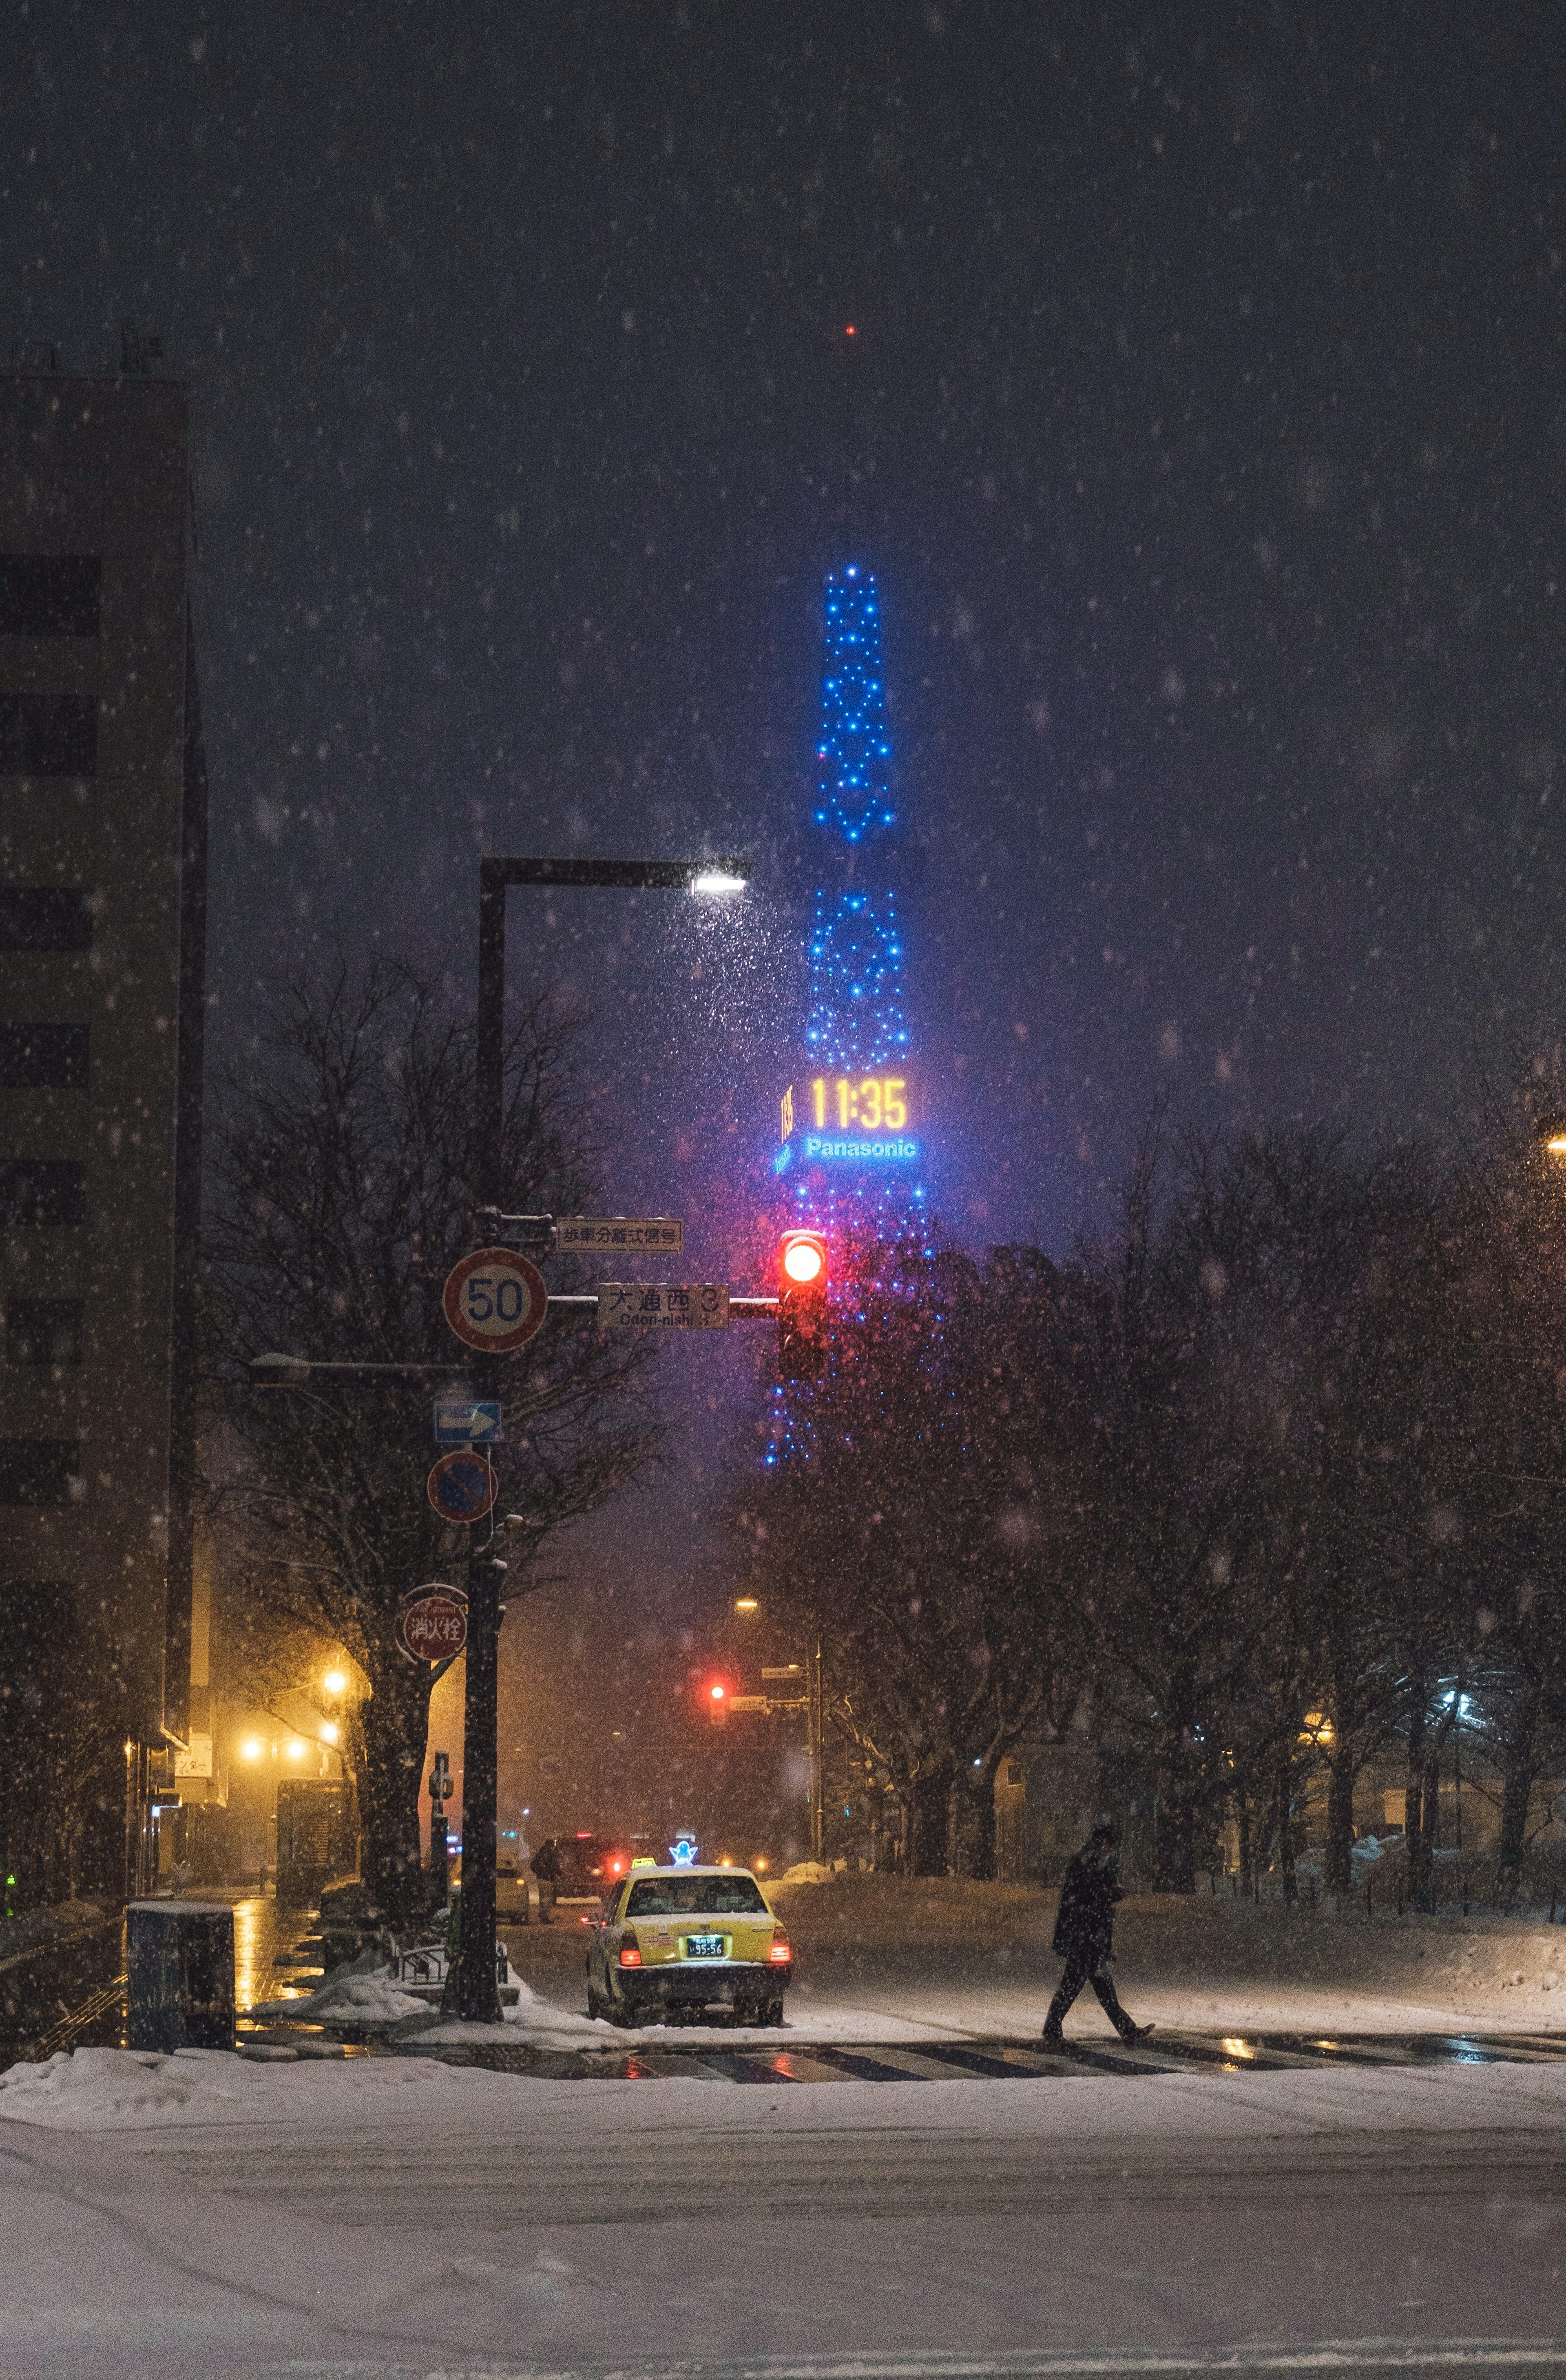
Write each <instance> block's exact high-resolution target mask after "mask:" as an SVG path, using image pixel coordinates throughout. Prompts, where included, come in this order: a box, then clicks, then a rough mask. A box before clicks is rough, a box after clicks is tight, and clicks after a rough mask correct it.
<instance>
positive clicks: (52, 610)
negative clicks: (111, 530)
mask: <svg viewBox="0 0 1566 2380" xmlns="http://www.w3.org/2000/svg"><path fill="white" fill-rule="evenodd" d="M102 588H103V563H102V562H101V561H100V559H99V557H98V556H97V554H95V553H0V637H95V636H96V635H97V633H98V603H99V596H100V593H101V591H102Z"/></svg>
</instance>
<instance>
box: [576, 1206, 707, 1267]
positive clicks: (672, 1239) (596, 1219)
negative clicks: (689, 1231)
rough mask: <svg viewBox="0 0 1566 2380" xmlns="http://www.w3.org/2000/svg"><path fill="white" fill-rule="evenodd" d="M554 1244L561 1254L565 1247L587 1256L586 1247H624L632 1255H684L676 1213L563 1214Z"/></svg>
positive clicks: (683, 1237) (683, 1234)
mask: <svg viewBox="0 0 1566 2380" xmlns="http://www.w3.org/2000/svg"><path fill="white" fill-rule="evenodd" d="M554 1245H555V1246H556V1247H557V1248H558V1249H559V1250H560V1252H561V1254H562V1255H563V1256H564V1254H565V1251H566V1250H567V1249H570V1250H571V1251H572V1252H573V1253H574V1254H576V1255H577V1256H586V1254H587V1253H588V1251H589V1249H593V1250H597V1249H599V1248H614V1249H616V1250H618V1249H622V1248H623V1249H626V1250H628V1251H629V1252H630V1253H631V1254H633V1255H635V1254H637V1253H639V1254H642V1255H646V1256H652V1255H658V1256H664V1257H683V1256H684V1254H685V1252H686V1227H685V1224H684V1222H683V1221H682V1220H680V1218H679V1217H678V1216H675V1215H562V1216H561V1217H560V1218H559V1220H558V1221H557V1222H556V1224H555V1227H554Z"/></svg>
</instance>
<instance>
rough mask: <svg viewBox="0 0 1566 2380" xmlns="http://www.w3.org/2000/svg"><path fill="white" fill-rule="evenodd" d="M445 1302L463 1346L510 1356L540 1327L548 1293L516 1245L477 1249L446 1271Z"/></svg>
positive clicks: (442, 1302)
mask: <svg viewBox="0 0 1566 2380" xmlns="http://www.w3.org/2000/svg"><path fill="white" fill-rule="evenodd" d="M441 1305H442V1307H443V1310H444V1313H445V1318H446V1320H447V1321H448V1322H449V1323H450V1325H451V1327H452V1329H453V1330H455V1333H456V1335H457V1337H458V1338H459V1339H460V1340H461V1341H462V1342H463V1344H464V1346H467V1347H477V1348H478V1350H479V1352H480V1354H484V1355H508V1354H510V1353H511V1351H512V1349H513V1348H514V1347H525V1346H526V1345H527V1343H528V1340H529V1339H530V1338H531V1337H532V1336H533V1333H534V1331H535V1330H539V1329H540V1327H541V1325H542V1323H543V1318H544V1317H545V1315H546V1314H547V1313H548V1312H549V1292H548V1290H547V1289H546V1288H545V1287H544V1281H543V1275H542V1273H540V1270H539V1269H538V1267H537V1265H535V1264H529V1263H528V1258H527V1257H524V1256H519V1255H518V1254H517V1252H516V1249H515V1248H476V1249H475V1250H474V1252H473V1254H472V1255H471V1256H470V1257H463V1259H462V1262H461V1263H460V1264H455V1265H453V1267H452V1269H451V1270H450V1272H449V1273H448V1274H447V1275H446V1285H445V1288H444V1290H443V1292H442V1295H441Z"/></svg>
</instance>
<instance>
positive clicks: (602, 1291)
mask: <svg viewBox="0 0 1566 2380" xmlns="http://www.w3.org/2000/svg"><path fill="white" fill-rule="evenodd" d="M598 1327H599V1329H600V1330H727V1329H728V1327H729V1284H728V1282H727V1281H600V1282H599V1284H598Z"/></svg>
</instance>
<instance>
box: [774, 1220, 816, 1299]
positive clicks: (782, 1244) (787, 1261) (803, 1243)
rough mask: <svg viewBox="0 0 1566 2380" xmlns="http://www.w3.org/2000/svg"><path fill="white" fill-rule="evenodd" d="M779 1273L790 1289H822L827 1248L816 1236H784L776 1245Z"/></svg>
mask: <svg viewBox="0 0 1566 2380" xmlns="http://www.w3.org/2000/svg"><path fill="white" fill-rule="evenodd" d="M778 1269H779V1271H780V1272H781V1273H782V1275H783V1281H784V1282H785V1284H786V1285H787V1286H788V1287H789V1288H791V1289H817V1288H819V1289H824V1288H825V1287H826V1285H827V1244H826V1242H825V1240H824V1239H823V1238H822V1237H821V1234H820V1233H819V1232H785V1233H783V1238H782V1239H781V1240H780V1241H779V1243H778Z"/></svg>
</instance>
